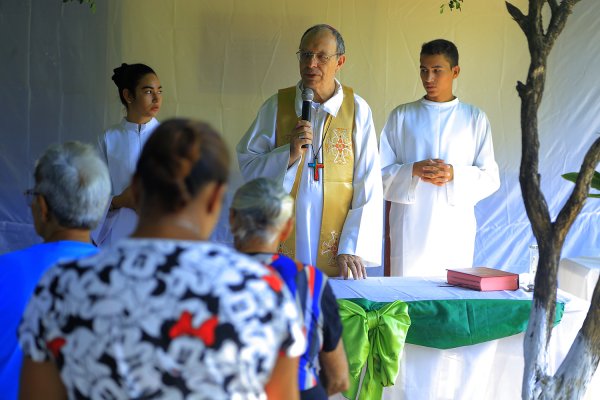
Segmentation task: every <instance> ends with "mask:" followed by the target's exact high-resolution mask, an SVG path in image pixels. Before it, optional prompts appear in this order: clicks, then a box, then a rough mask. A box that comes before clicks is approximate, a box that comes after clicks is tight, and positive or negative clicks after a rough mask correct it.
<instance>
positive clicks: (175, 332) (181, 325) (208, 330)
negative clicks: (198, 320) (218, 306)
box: [169, 311, 219, 346]
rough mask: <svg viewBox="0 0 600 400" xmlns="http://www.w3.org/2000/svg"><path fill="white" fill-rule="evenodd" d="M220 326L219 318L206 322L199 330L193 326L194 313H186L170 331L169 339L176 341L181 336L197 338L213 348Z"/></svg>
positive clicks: (215, 317) (213, 317)
mask: <svg viewBox="0 0 600 400" xmlns="http://www.w3.org/2000/svg"><path fill="white" fill-rule="evenodd" d="M217 325H219V319H218V318H217V316H216V315H215V316H212V317H211V318H209V319H207V320H206V321H204V322H203V323H202V324H200V326H199V327H198V328H194V327H193V326H192V313H190V312H189V311H184V312H183V313H182V314H181V316H180V317H179V320H178V321H177V322H176V323H175V325H173V326H172V327H171V329H170V330H169V337H170V338H171V339H175V338H176V337H179V336H185V335H188V336H195V337H197V338H198V339H200V340H202V341H203V342H204V344H206V345H207V346H212V345H213V344H214V343H215V330H216V328H217Z"/></svg>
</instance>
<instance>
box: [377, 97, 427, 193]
mask: <svg viewBox="0 0 600 400" xmlns="http://www.w3.org/2000/svg"><path fill="white" fill-rule="evenodd" d="M402 110H403V108H402V106H401V107H398V108H396V109H394V110H393V111H392V112H391V113H390V116H389V117H388V120H387V121H386V123H385V126H384V127H383V131H382V132H381V139H380V146H379V149H380V151H381V179H382V181H383V197H384V199H385V200H387V201H391V202H394V203H404V204H411V203H414V202H415V190H416V187H417V184H418V183H419V178H418V177H416V176H412V170H413V164H414V163H413V162H406V157H405V156H404V152H403V148H402V129H403V127H402V124H403V122H404V118H403V114H402Z"/></svg>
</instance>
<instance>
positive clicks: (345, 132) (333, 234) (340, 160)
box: [276, 86, 354, 276]
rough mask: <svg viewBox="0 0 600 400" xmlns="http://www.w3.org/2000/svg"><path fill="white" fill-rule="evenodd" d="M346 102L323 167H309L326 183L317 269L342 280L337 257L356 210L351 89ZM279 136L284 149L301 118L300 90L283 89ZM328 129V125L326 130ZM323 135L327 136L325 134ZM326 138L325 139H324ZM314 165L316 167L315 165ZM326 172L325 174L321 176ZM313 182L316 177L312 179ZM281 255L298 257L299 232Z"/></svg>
mask: <svg viewBox="0 0 600 400" xmlns="http://www.w3.org/2000/svg"><path fill="white" fill-rule="evenodd" d="M342 89H343V92H344V99H343V101H342V105H341V107H340V109H339V110H338V113H337V115H336V116H335V118H333V117H332V116H331V115H329V116H328V119H331V122H330V123H329V131H328V133H327V137H326V138H325V142H324V143H323V148H322V151H323V158H322V160H323V163H322V164H318V163H317V162H316V161H317V160H314V162H312V163H309V164H308V166H309V167H313V168H314V179H316V180H319V178H321V181H322V182H323V216H322V220H321V233H320V237H319V249H318V251H317V265H316V266H317V267H318V268H319V269H320V270H322V271H323V272H325V273H326V274H327V275H329V276H339V275H340V273H339V270H338V268H337V264H336V256H337V253H338V248H339V240H340V236H341V233H342V229H343V228H344V222H345V221H346V215H347V214H348V211H349V210H350V208H351V206H352V194H353V188H352V178H353V176H354V138H353V136H352V133H353V131H354V92H353V91H352V89H351V88H349V87H347V86H342ZM277 101H278V102H277V125H276V126H277V128H276V129H277V132H276V146H277V147H280V146H283V145H285V144H288V143H289V142H290V137H289V133H290V132H291V131H292V129H293V128H294V126H295V125H296V122H297V121H298V119H299V115H298V114H296V107H295V101H296V87H295V86H292V87H290V88H286V89H281V90H279V93H278V99H277ZM326 125H328V122H325V124H324V126H326ZM322 134H323V133H322ZM321 136H322V135H321ZM305 156H306V154H305V153H303V154H302V158H301V160H300V166H299V167H298V172H297V174H296V179H295V181H294V185H293V187H292V192H291V193H290V194H291V195H292V197H293V198H294V200H295V199H296V195H297V193H298V185H299V182H300V178H301V177H302V173H303V172H304V164H305V158H304V157H305ZM311 164H313V165H311ZM319 169H322V174H319ZM311 178H312V177H311ZM280 251H281V252H282V253H284V254H286V255H287V256H289V257H291V258H294V257H295V256H296V229H295V227H294V230H293V231H292V234H291V235H290V237H289V238H288V240H286V241H285V242H284V243H282V244H281V248H280Z"/></svg>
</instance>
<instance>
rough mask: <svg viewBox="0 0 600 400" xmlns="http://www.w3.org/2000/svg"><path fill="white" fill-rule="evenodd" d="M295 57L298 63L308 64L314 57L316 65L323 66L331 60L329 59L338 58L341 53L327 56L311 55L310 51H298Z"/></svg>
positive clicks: (321, 54)
mask: <svg viewBox="0 0 600 400" xmlns="http://www.w3.org/2000/svg"><path fill="white" fill-rule="evenodd" d="M296 55H297V56H298V61H300V62H303V63H309V62H311V61H312V59H313V57H316V58H317V64H319V65H323V64H327V62H328V61H329V59H331V57H334V56H340V55H341V53H334V54H330V55H327V54H323V53H311V52H310V51H302V50H298V51H297V52H296Z"/></svg>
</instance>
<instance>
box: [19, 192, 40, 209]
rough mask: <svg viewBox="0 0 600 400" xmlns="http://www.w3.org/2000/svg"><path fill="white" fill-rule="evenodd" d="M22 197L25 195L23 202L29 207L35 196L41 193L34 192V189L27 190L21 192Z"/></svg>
mask: <svg viewBox="0 0 600 400" xmlns="http://www.w3.org/2000/svg"><path fill="white" fill-rule="evenodd" d="M23 195H25V201H26V202H27V205H28V206H29V207H31V205H32V204H33V199H35V197H36V196H39V195H41V193H40V192H36V191H35V190H34V189H28V190H26V191H24V192H23Z"/></svg>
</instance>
